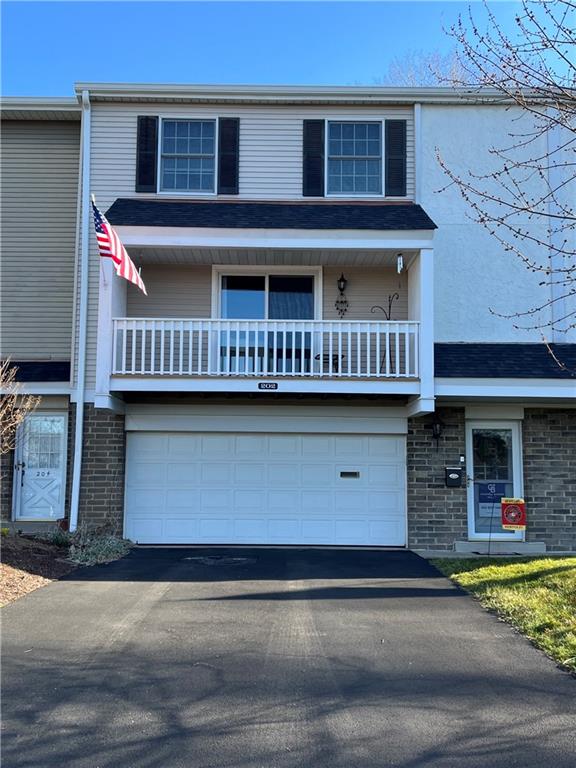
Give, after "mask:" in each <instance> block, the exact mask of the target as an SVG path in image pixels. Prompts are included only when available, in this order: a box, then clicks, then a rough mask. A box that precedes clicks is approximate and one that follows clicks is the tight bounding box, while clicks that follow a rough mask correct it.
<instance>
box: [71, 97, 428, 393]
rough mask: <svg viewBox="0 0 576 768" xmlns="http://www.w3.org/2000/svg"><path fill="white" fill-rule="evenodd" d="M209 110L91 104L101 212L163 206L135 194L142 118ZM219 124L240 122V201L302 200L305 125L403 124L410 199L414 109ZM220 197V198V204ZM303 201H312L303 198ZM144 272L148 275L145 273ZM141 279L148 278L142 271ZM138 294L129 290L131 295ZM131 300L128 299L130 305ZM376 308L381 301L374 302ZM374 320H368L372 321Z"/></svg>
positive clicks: (348, 110) (259, 113)
mask: <svg viewBox="0 0 576 768" xmlns="http://www.w3.org/2000/svg"><path fill="white" fill-rule="evenodd" d="M214 113H215V110H214V107H213V106H212V105H207V106H205V107H204V106H198V105H191V106H187V105H183V104H158V105H154V104H130V103H116V104H107V103H95V104H93V105H92V131H91V136H92V140H91V156H92V164H91V173H92V177H91V188H92V192H93V193H94V194H95V195H96V200H97V202H98V206H99V208H100V210H102V212H106V210H107V209H108V208H109V207H110V206H111V205H112V203H113V202H114V201H115V200H116V199H117V198H119V197H138V199H143V198H158V199H162V198H163V197H165V194H164V195H162V194H160V195H158V194H153V193H147V194H143V193H139V194H138V195H136V193H135V191H134V190H135V177H136V128H137V117H138V116H139V115H154V114H156V115H159V116H160V115H162V116H164V117H166V116H174V117H175V118H177V117H178V118H184V119H186V118H189V119H206V120H210V119H214ZM217 113H218V116H219V117H238V118H240V192H239V195H233V196H230V199H233V200H238V199H244V200H288V199H292V200H299V199H304V198H303V197H302V140H303V120H305V119H345V120H349V119H351V120H354V119H359V120H387V119H401V120H406V121H407V146H408V185H407V197H408V198H409V199H410V198H413V196H414V119H413V109H412V107H393V106H392V107H390V106H383V107H334V106H317V107H316V106H315V107H306V106H289V107H288V106H284V105H282V106H270V107H265V106H253V107H251V106H246V105H239V106H226V108H225V109H222V110H218V111H217ZM191 197H193V194H192V193H191ZM223 197H224V198H225V196H222V195H219V199H222V198H223ZM307 199H308V200H309V199H310V198H307ZM98 258H99V257H98V251H97V249H96V244H95V241H94V238H93V237H91V246H90V295H89V306H88V338H87V345H86V350H87V351H86V386H87V389H88V390H90V389H93V387H94V385H95V374H96V330H97V322H98V279H99V262H98ZM146 269H147V268H146ZM143 277H144V280H146V272H145V271H144V270H143ZM137 290H138V289H137V288H134V287H133V286H130V285H129V286H128V287H127V291H128V295H130V293H134V292H136V291H137ZM129 300H130V299H129ZM378 303H380V302H378ZM374 317H375V316H372V319H374Z"/></svg>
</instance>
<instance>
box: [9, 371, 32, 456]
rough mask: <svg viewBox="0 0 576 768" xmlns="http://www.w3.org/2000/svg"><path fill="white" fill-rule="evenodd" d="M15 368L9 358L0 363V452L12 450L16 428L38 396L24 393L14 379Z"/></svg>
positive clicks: (29, 411) (30, 409) (30, 410)
mask: <svg viewBox="0 0 576 768" xmlns="http://www.w3.org/2000/svg"><path fill="white" fill-rule="evenodd" d="M17 370H18V369H17V368H16V367H14V366H11V365H10V360H4V361H2V362H1V363H0V453H1V454H2V455H3V454H5V453H9V452H10V451H13V450H14V446H15V443H16V430H17V429H18V426H19V425H20V424H21V423H22V422H23V421H24V419H25V418H26V416H27V415H28V414H29V413H31V412H32V411H33V410H34V408H36V407H37V406H38V403H39V402H40V398H39V397H36V396H34V395H24V394H22V392H21V385H20V384H19V383H18V382H17V381H16V372H17Z"/></svg>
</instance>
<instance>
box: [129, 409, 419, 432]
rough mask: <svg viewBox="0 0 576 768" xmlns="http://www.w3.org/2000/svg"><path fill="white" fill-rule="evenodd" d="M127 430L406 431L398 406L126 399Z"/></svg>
mask: <svg viewBox="0 0 576 768" xmlns="http://www.w3.org/2000/svg"><path fill="white" fill-rule="evenodd" d="M125 429H126V431H127V432H131V431H138V430H142V431H161V432H164V431H168V432H287V433H288V432H290V433H302V434H304V433H315V432H316V433H326V434H373V435H379V434H382V435H405V434H406V433H407V431H408V423H407V421H406V414H405V411H404V409H403V408H386V407H382V406H374V407H363V406H360V407H356V408H350V407H348V406H331V405H324V406H322V408H321V409H318V408H316V407H314V406H306V405H268V406H263V405H262V404H254V405H227V406H226V407H225V408H223V407H222V406H221V405H211V404H209V403H206V404H202V405H150V404H148V405H140V404H134V405H127V406H126V425H125Z"/></svg>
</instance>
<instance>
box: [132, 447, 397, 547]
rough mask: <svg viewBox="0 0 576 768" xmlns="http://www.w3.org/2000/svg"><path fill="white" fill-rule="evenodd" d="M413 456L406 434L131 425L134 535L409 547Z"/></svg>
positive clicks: (152, 539) (154, 539) (159, 539)
mask: <svg viewBox="0 0 576 768" xmlns="http://www.w3.org/2000/svg"><path fill="white" fill-rule="evenodd" d="M404 456H405V440H404V438H403V437H399V436H364V435H279V434H249V435H243V434H226V433H218V434H208V433H178V434H176V435H160V436H159V435H157V434H152V435H150V434H149V433H129V435H128V452H127V469H126V473H127V476H126V535H127V536H129V537H130V538H132V539H134V540H136V541H139V542H142V543H195V542H202V543H215V544H219V543H222V544H226V543H234V542H239V543H275V544H306V543H308V544H359V545H370V544H371V545H378V544H380V545H396V546H401V545H403V544H404V537H405V476H406V473H405V460H404ZM341 472H347V473H354V475H353V476H352V477H350V476H349V477H341V474H340V473H341Z"/></svg>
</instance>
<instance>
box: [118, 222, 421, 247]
mask: <svg viewBox="0 0 576 768" xmlns="http://www.w3.org/2000/svg"><path fill="white" fill-rule="evenodd" d="M114 229H115V230H116V232H117V233H118V236H119V237H120V239H121V240H122V242H123V243H124V245H125V246H126V247H133V248H135V247H141V248H161V247H163V246H164V247H171V248H174V247H180V248H182V247H184V248H186V247H195V248H202V247H204V248H284V249H291V248H293V249H301V248H306V249H310V248H334V249H363V250H368V249H374V250H379V249H384V248H390V249H396V248H400V249H401V248H404V249H407V250H408V249H410V250H419V249H421V248H432V247H433V236H434V231H433V230H406V231H400V230H391V231H386V232H385V231H366V230H352V229H348V230H335V229H225V228H222V229H220V228H217V229H216V228H214V229H213V228H208V227H129V226H115V227H114Z"/></svg>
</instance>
